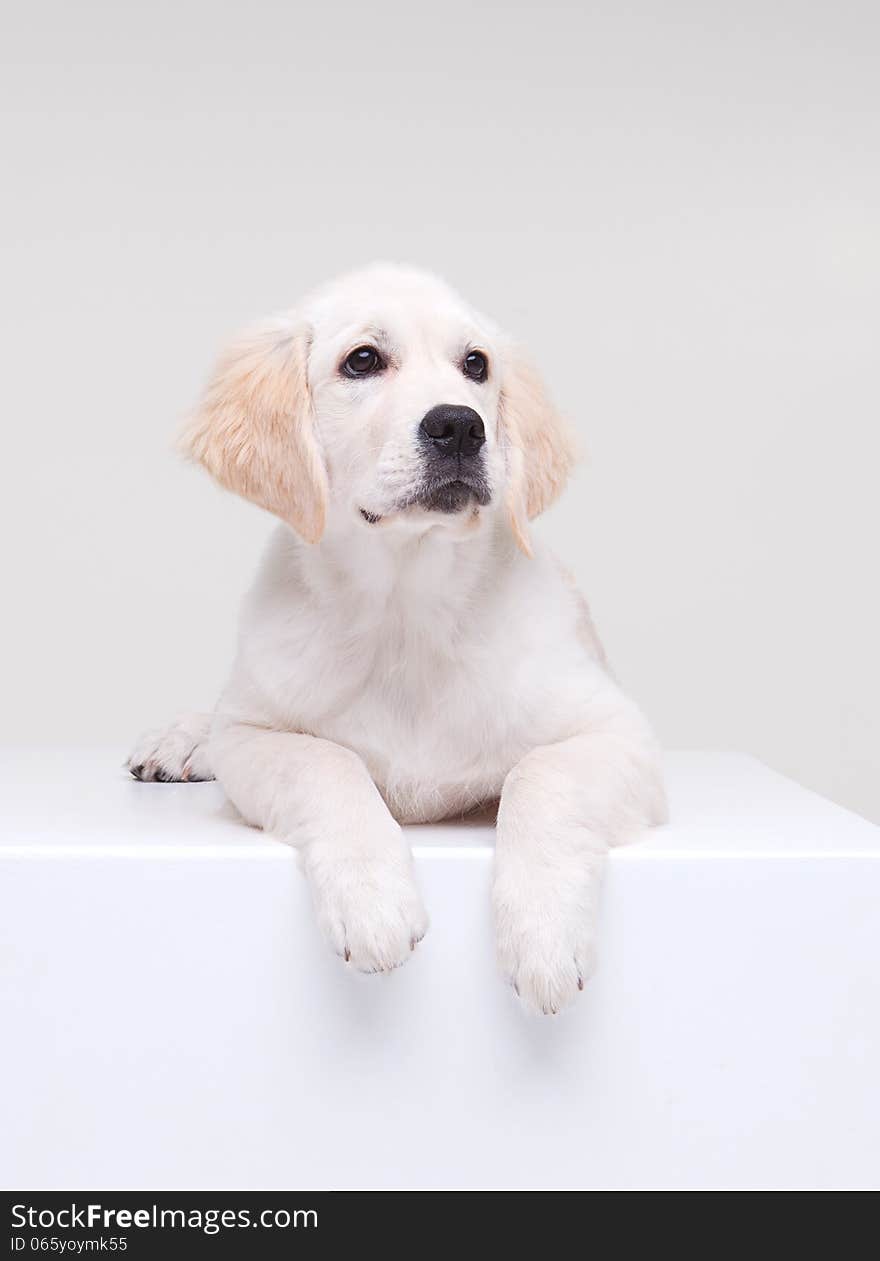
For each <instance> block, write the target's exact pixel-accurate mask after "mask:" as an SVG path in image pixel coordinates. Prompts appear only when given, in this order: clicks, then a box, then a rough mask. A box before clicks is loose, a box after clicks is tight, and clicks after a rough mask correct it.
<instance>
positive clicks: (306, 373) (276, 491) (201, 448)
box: [183, 266, 573, 552]
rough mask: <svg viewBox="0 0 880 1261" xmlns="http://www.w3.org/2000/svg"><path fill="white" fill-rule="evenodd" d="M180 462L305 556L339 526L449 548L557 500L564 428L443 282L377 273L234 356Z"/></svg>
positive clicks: (523, 532) (522, 365) (566, 447)
mask: <svg viewBox="0 0 880 1261" xmlns="http://www.w3.org/2000/svg"><path fill="white" fill-rule="evenodd" d="M183 446H184V449H185V450H186V451H187V452H188V454H189V455H191V456H192V457H193V458H194V459H196V460H198V461H200V462H201V463H202V464H204V465H205V467H206V468H207V469H208V470H209V472H211V473H212V475H213V476H214V477H215V478H216V479H217V480H218V481H219V482H220V483H221V484H222V485H224V486H226V487H227V488H229V489H231V490H234V491H236V493H238V494H240V495H242V496H244V498H246V499H250V500H252V501H253V502H255V503H257V504H259V505H260V506H261V507H263V508H266V509H268V510H269V511H270V512H272V513H274V514H275V515H276V516H279V517H281V518H282V519H283V520H285V521H287V522H288V523H289V524H290V525H292V526H293V528H294V529H295V530H296V531H297V532H298V533H299V534H300V535H301V536H302V537H303V538H304V539H306V540H307V541H308V542H311V543H313V542H317V540H318V539H319V538H320V537H321V534H322V532H323V530H324V528H325V524H326V523H331V522H332V523H333V524H334V526H339V527H341V528H352V527H356V528H360V529H367V530H376V531H378V530H381V529H396V530H401V529H403V530H409V531H423V530H425V529H428V528H441V529H445V530H449V531H450V532H453V533H455V534H458V535H464V534H466V533H468V532H469V531H473V530H475V529H479V528H480V525H481V524H482V522H483V521H485V520H486V519H487V518H488V517H489V516H490V515H491V514H492V513H493V512H494V511H496V510H498V508H499V507H500V506H502V505H503V506H504V507H505V508H506V511H507V513H508V516H509V520H510V524H511V528H512V529H513V531H514V535H515V537H516V539H517V542H518V543H519V545H520V546H521V547H522V548H523V550H524V551H526V552H528V538H527V522H528V520H529V518H531V517H534V516H536V515H537V514H538V513H539V512H541V511H543V509H544V508H545V507H547V505H548V504H549V503H551V502H552V500H553V499H555V497H556V495H557V494H558V493H559V491H560V490H561V489H562V486H563V484H564V482H565V479H566V476H567V474H568V470H569V468H570V466H571V463H572V459H573V446H572V441H571V438H570V435H569V433H568V430H567V429H566V427H565V426H564V424H563V422H562V420H561V418H560V417H559V415H558V414H557V413H556V411H555V410H554V408H553V407H552V406H551V404H550V403H549V401H548V399H547V396H546V393H545V391H544V388H543V386H542V384H541V382H540V380H539V378H538V377H537V376H536V374H535V373H534V372H533V370H532V369H531V368H530V367H529V366H528V365H527V363H526V362H525V360H524V359H523V357H522V355H521V354H520V352H519V351H518V350H517V349H516V348H515V347H514V346H513V345H512V344H511V343H510V342H509V341H508V340H507V339H506V338H505V337H503V336H502V334H501V333H500V332H499V331H498V330H497V329H496V328H495V327H494V325H492V324H491V323H490V322H489V321H487V320H485V319H484V318H483V317H481V316H479V315H478V314H477V313H476V312H474V311H472V310H471V309H469V308H468V307H467V306H465V304H464V303H463V302H462V301H461V300H460V299H459V298H458V297H457V296H456V295H455V294H454V293H452V291H451V290H450V289H448V288H447V286H445V285H444V284H442V283H441V282H440V281H438V280H437V279H435V278H434V277H432V276H427V275H425V274H423V273H421V272H416V271H413V270H411V269H408V268H402V267H389V266H381V267H379V266H377V267H372V268H368V269H366V270H364V271H362V272H358V273H355V274H354V275H351V276H347V277H344V278H343V279H341V280H337V281H335V282H333V283H332V284H330V285H328V286H327V287H326V288H324V289H322V290H320V291H318V292H317V293H316V294H314V295H313V296H312V297H311V298H310V299H308V300H307V301H306V302H305V303H304V304H303V306H302V307H301V308H300V309H299V310H298V311H297V312H294V313H292V314H290V315H288V316H285V317H283V318H279V319H277V320H274V321H271V322H269V323H267V324H265V325H264V326H262V327H261V328H259V329H257V330H256V331H255V332H254V333H252V334H251V335H249V336H247V337H244V338H242V339H241V340H240V341H239V343H238V344H236V345H235V346H233V347H232V348H231V349H230V350H229V351H228V352H227V354H226V355H225V356H224V358H223V360H222V361H221V363H220V364H219V366H218V368H217V370H216V372H215V375H214V377H213V379H212V381H211V382H210V384H209V386H208V389H207V391H206V393H205V396H204V398H203V400H202V403H201V405H200V407H199V408H198V410H197V411H196V413H195V415H194V416H193V417H192V419H191V421H190V422H189V425H188V427H187V430H186V433H185V435H184V440H183Z"/></svg>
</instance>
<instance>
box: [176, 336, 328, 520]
mask: <svg viewBox="0 0 880 1261" xmlns="http://www.w3.org/2000/svg"><path fill="white" fill-rule="evenodd" d="M306 355H307V336H306V333H305V331H304V330H300V329H297V328H295V327H294V326H293V325H289V324H286V323H284V322H283V321H281V320H273V321H271V322H269V323H266V324H264V325H262V326H261V327H260V328H257V329H255V330H254V331H253V332H251V333H249V334H247V335H245V336H244V337H242V338H241V339H240V340H239V341H238V342H236V343H235V344H234V345H233V346H231V347H230V349H229V350H228V351H227V352H226V354H225V355H224V356H223V357H222V359H221V360H220V362H219V364H218V365H217V368H216V370H215V372H214V375H213V377H212V378H211V381H210V382H209V384H208V387H207V389H206V390H205V393H204V396H203V398H202V401H201V404H200V405H199V407H198V409H197V410H196V411H195V413H194V414H193V415H192V416H191V417H190V419H189V421H188V422H187V424H186V427H185V429H184V432H183V434H182V436H181V440H180V448H181V450H182V452H183V453H184V454H185V455H186V456H188V457H189V458H190V459H192V460H196V461H197V462H198V463H199V464H202V465H204V467H205V468H206V469H207V470H208V472H209V473H210V474H211V476H212V477H214V478H215V479H216V480H217V481H218V482H219V483H220V485H221V486H225V487H226V489H227V490H232V491H234V492H235V493H236V494H237V495H241V496H242V498H244V499H249V500H250V501H251V502H252V503H255V504H258V505H259V506H260V507H261V508H265V509H266V510H267V511H268V512H271V513H274V514H275V516H276V517H280V518H281V519H282V521H286V522H287V523H288V524H289V525H291V526H293V528H294V530H296V532H297V533H298V534H299V535H301V536H302V538H304V539H305V540H306V542H307V543H317V542H318V540H319V539H320V537H321V535H322V533H323V530H324V518H325V515H326V511H327V473H326V470H325V468H324V462H323V460H322V459H321V453H320V450H319V449H318V444H317V441H316V439H315V434H314V424H313V416H312V405H311V398H310V395H309V389H308V380H307V373H306Z"/></svg>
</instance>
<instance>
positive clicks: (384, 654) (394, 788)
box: [130, 267, 665, 1012]
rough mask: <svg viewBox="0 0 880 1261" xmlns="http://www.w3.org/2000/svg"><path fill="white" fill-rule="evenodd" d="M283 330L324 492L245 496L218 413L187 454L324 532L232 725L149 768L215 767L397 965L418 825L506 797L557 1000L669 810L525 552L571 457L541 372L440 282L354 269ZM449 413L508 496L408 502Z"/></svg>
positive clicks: (594, 658)
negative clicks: (452, 410)
mask: <svg viewBox="0 0 880 1261" xmlns="http://www.w3.org/2000/svg"><path fill="white" fill-rule="evenodd" d="M279 328H281V329H287V330H289V331H288V334H287V336H288V337H290V336H293V334H294V331H295V330H298V331H299V333H302V330H305V332H304V333H302V336H303V337H304V343H303V344H304V345H305V346H307V350H306V351H304V353H306V354H307V364H306V365H305V371H304V374H303V375H304V381H305V382H306V385H304V387H303V388H304V389H305V388H307V391H308V396H309V397H308V400H307V413H308V414H307V415H306V414H305V412H304V413H303V416H302V417H301V418H300V420H299V421H298V422H297V423H298V424H299V425H300V426H301V427H300V428H298V429H297V434H296V441H297V443H300V444H302V443H311V442H314V444H315V450H316V452H317V455H316V456H313V455H312V454H309V456H308V458H309V460H313V459H317V460H318V461H319V463H320V467H317V465H316V468H315V471H313V473H311V474H310V478H311V480H310V482H309V485H308V487H307V488H306V489H305V490H303V491H299V490H296V488H295V487H294V490H293V491H289V490H288V489H287V484H286V483H285V484H284V486H282V487H280V488H279V486H273V488H272V490H271V493H269V492H268V491H267V490H265V489H264V482H265V476H264V478H263V481H262V482H261V481H260V478H259V477H258V476H257V475H256V474H253V475H252V468H250V467H249V470H248V479H249V480H248V481H247V484H246V486H245V487H242V486H240V485H239V484H238V483H237V482H236V480H235V478H236V476H237V474H236V471H235V468H233V469H232V471H230V470H229V468H228V467H226V466H224V469H223V471H220V472H218V467H217V465H218V462H219V463H220V464H222V463H223V461H227V462H228V458H229V457H228V455H226V454H224V455H222V456H219V457H217V456H214V455H211V456H210V458H209V457H208V456H206V455H205V454H204V451H205V444H206V443H207V442H210V440H211V425H212V424H213V423H214V421H213V419H212V415H210V414H209V415H208V416H207V418H205V417H204V416H201V415H200V416H198V417H197V420H196V424H197V426H199V437H198V442H197V443H194V444H193V449H195V450H196V453H197V455H198V458H201V459H203V460H204V462H205V463H206V464H208V466H209V467H210V468H211V469H212V471H213V472H214V473H215V475H217V476H218V477H220V479H221V480H222V481H224V484H227V485H232V486H233V488H235V489H238V490H240V492H241V493H246V494H248V495H249V497H251V498H254V499H256V500H257V501H258V502H269V503H270V506H271V507H272V509H273V510H274V511H276V513H277V514H278V515H279V516H284V518H285V520H288V521H291V522H293V524H294V525H295V526H296V527H297V528H298V529H300V532H301V533H302V534H304V535H305V536H306V537H310V538H317V540H318V541H315V542H305V541H303V538H301V537H299V535H298V534H297V533H296V532H295V530H294V529H291V528H290V525H288V524H284V525H281V526H280V527H279V528H278V530H277V531H276V533H275V535H274V537H273V538H272V540H271V543H270V545H269V548H268V551H267V554H266V556H265V558H264V561H263V563H262V566H261V568H260V571H259V574H258V576H257V579H256V582H255V584H254V586H253V588H252V589H251V591H250V593H249V595H248V597H247V599H246V601H245V604H244V609H243V614H242V620H241V635H240V642H239V650H238V655H237V657H236V660H235V663H234V666H233V669H232V673H231V677H230V679H229V682H228V685H227V687H226V689H225V691H224V692H223V695H222V697H221V699H220V702H219V704H218V707H217V712H216V714H215V715H214V717H213V720H202V719H199V718H198V717H195V718H194V717H193V716H189V717H187V718H186V719H184V720H182V721H180V722H178V724H175V725H174V726H173V727H172V728H171V729H170V730H169V732H168V733H167V734H166V735H165V736H161V735H160V736H155V735H154V736H151V737H149V738H146V739H145V740H144V741H142V742H141V744H139V746H138V748H137V749H136V751H135V753H134V754H133V755H132V759H131V763H130V764H131V766H132V767H133V768H135V767H136V768H138V772H139V774H140V777H142V778H154V777H164V778H175V779H179V778H187V777H189V778H196V777H204V774H207V773H208V772H207V769H206V768H207V765H208V764H210V767H211V768H213V771H214V773H215V774H216V776H217V778H218V779H219V781H220V782H221V784H222V785H223V787H224V789H225V791H226V793H227V795H228V796H229V798H230V799H231V800H232V802H233V803H234V804H235V805H236V807H237V808H238V810H239V811H240V812H241V814H242V815H243V816H244V818H245V819H246V820H247V821H248V822H249V823H251V824H253V825H255V826H258V827H262V828H265V829H267V830H269V831H271V832H273V833H274V834H275V835H277V836H278V837H279V838H280V839H282V840H284V841H287V842H288V843H289V844H291V845H294V846H296V847H297V848H298V849H299V851H300V853H301V855H302V862H303V867H304V870H305V872H306V874H307V876H308V878H309V881H310V884H311V888H312V893H313V897H314V901H315V905H316V909H317V913H318V918H319V921H320V923H321V925H322V927H323V929H324V931H325V933H326V935H327V936H328V938H329V940H330V942H331V944H332V945H333V947H334V948H335V949H336V950H337V952H338V953H339V954H340V955H342V956H343V957H344V958H346V959H347V960H349V961H350V962H351V963H352V964H353V965H355V966H356V967H358V968H361V969H363V970H365V971H375V970H385V969H388V968H392V967H395V966H397V965H399V964H400V963H403V962H404V961H405V960H406V959H407V958H408V957H409V954H410V953H411V951H412V949H413V948H414V947H415V945H416V943H417V942H418V940H419V939H420V938H421V937H422V935H423V934H424V932H425V930H426V927H427V917H426V915H425V911H424V908H423V906H422V901H421V897H420V895H419V892H418V888H417V886H416V882H415V878H414V874H413V868H412V861H411V858H410V855H409V851H408V849H407V847H406V845H405V843H404V840H403V837H402V833H401V828H400V824H401V823H408V822H418V821H428V820H438V819H445V818H450V817H454V816H457V815H460V814H462V813H464V812H466V811H469V810H471V809H473V808H474V807H477V806H480V805H483V804H485V803H489V802H494V801H496V800H497V799H499V798H500V807H499V811H498V827H497V853H496V872H495V879H494V893H493V897H494V910H495V922H496V930H497V942H498V956H499V960H500V964H501V967H502V970H503V972H504V974H505V976H506V977H507V978H508V980H509V981H510V982H511V983H512V984H513V985H514V986H515V988H516V990H517V992H518V993H519V995H520V997H521V998H522V999H523V1001H524V1002H526V1003H527V1004H528V1005H529V1006H530V1007H531V1008H534V1009H536V1010H538V1011H543V1012H556V1011H558V1010H559V1009H560V1008H561V1007H563V1006H564V1005H565V1004H566V1003H568V1002H570V1001H571V1000H572V999H573V998H574V997H575V996H576V995H577V992H578V989H579V988H582V987H583V982H584V980H585V978H586V977H587V975H588V974H589V971H590V969H591V968H592V964H593V954H594V946H595V941H594V939H595V917H596V899H597V894H598V888H599V884H600V880H601V873H602V868H603V863H604V855H605V853H606V850H607V847H608V845H609V844H614V843H617V842H620V841H623V840H626V839H628V838H629V837H630V836H632V835H633V834H635V833H636V832H638V830H639V829H641V828H643V827H645V826H647V825H650V824H654V823H657V822H660V821H662V820H663V819H664V818H665V802H664V792H663V785H662V778H661V772H660V758H659V752H658V749H657V745H656V743H655V740H654V738H653V736H652V734H651V732H650V730H649V728H648V725H647V723H646V722H645V720H644V718H643V717H642V716H641V714H640V713H639V711H638V710H637V709H636V707H635V706H634V705H633V704H632V703H631V702H630V701H629V700H628V699H627V698H626V697H625V696H624V695H623V694H622V693H621V691H620V689H619V688H618V686H617V684H616V683H615V682H614V681H613V679H612V678H611V676H610V675H609V673H608V671H607V669H606V667H605V663H604V657H603V655H602V650H601V647H600V646H599V644H598V641H597V640H596V638H595V635H594V633H593V630H592V626H591V624H590V621H589V616H588V614H587V612H586V607H585V605H584V604H583V601H582V599H581V598H580V597H579V596H578V594H577V592H576V591H575V589H574V588H573V586H572V584H571V583H570V581H569V580H568V579H567V578H566V577H565V575H564V573H563V572H562V570H561V569H560V568H559V566H558V565H557V563H556V562H555V560H554V559H553V557H552V556H551V555H550V554H549V553H548V552H547V551H546V550H545V549H544V548H543V547H541V546H540V545H536V546H535V547H534V549H533V552H534V554H533V555H531V556H529V555H527V554H526V551H527V550H528V549H529V544H528V542H527V540H526V539H525V537H524V531H525V523H526V521H527V518H528V516H529V515H534V513H535V512H537V511H539V510H540V507H541V506H542V505H543V503H544V502H546V500H547V499H548V498H550V497H552V494H553V493H555V490H556V489H558V485H557V483H559V482H560V481H561V477H562V473H560V470H561V469H562V470H563V471H564V469H563V465H564V461H562V456H561V455H560V453H561V452H563V451H564V450H565V445H564V443H565V439H564V434H563V431H562V429H561V428H559V429H558V430H556V429H554V428H553V427H554V426H556V425H557V424H560V425H561V422H559V421H558V417H555V415H554V414H552V413H551V412H550V411H549V410H548V411H547V413H546V416H545V415H543V414H542V415H541V416H538V415H537V414H536V413H535V409H536V408H537V407H538V403H537V402H536V401H535V400H536V399H537V398H538V397H539V395H538V394H536V393H535V389H536V386H535V381H536V379H535V378H530V386H529V391H530V392H527V393H523V391H522V389H520V387H519V386H518V385H517V380H518V374H519V372H520V367H521V364H520V360H519V352H518V351H517V350H516V348H515V347H513V346H512V345H511V343H509V342H508V341H507V339H506V338H504V337H503V336H502V335H501V334H500V333H499V332H498V330H497V329H495V327H494V326H493V325H491V324H490V323H489V322H488V321H486V320H484V319H483V318H482V317H480V316H479V315H477V314H476V313H474V312H473V311H471V310H469V309H468V308H467V307H466V306H464V304H463V303H462V302H461V301H460V299H458V298H457V297H456V296H455V295H454V294H452V293H451V291H450V290H449V289H448V288H447V287H446V286H445V285H442V284H441V283H440V282H439V281H437V280H436V279H434V278H432V277H428V276H424V275H423V274H421V273H418V272H413V271H410V270H407V269H402V268H394V267H382V268H371V269H368V270H366V271H365V272H361V273H358V274H356V275H355V276H353V277H347V278H345V279H343V280H341V281H337V282H335V283H334V284H332V285H331V286H328V287H327V288H326V289H325V290H323V291H321V292H320V293H319V294H317V295H316V296H315V297H313V298H312V299H311V300H309V301H307V302H306V303H305V304H303V306H302V307H301V308H300V309H299V310H298V311H297V312H296V313H295V314H294V315H292V316H290V317H285V318H284V320H282V321H281V322H280V323H279ZM298 335H299V334H298ZM279 336H280V334H279ZM363 342H371V343H373V342H376V343H377V344H379V345H380V347H381V348H382V349H383V350H384V351H385V352H386V353H387V356H388V363H389V366H388V369H387V370H386V371H385V372H384V373H382V374H381V375H380V376H378V377H375V378H372V379H369V380H365V381H355V382H353V381H350V380H347V379H345V378H344V377H342V376H340V373H339V370H338V369H339V364H340V362H341V360H342V359H343V358H344V356H345V354H346V353H348V351H350V350H351V349H353V348H354V347H355V346H357V345H360V344H361V343H363ZM278 344H279V345H281V343H280V341H279V343H278ZM286 344H287V343H286V342H285V343H284V345H285V346H286ZM474 346H476V347H479V348H480V349H481V350H483V351H485V352H486V353H487V354H488V357H489V361H490V368H491V371H490V378H489V380H488V381H487V382H486V383H485V384H479V383H476V382H473V381H470V380H468V379H466V378H465V377H464V376H463V375H462V372H461V368H460V362H461V357H462V354H463V353H464V352H465V351H466V350H467V349H468V348H469V347H474ZM249 353H253V352H252V349H251V351H249ZM226 371H228V367H227V369H226ZM223 379H224V380H225V379H226V378H223ZM212 388H214V391H215V395H216V392H217V389H218V387H217V386H216V383H215V386H214V387H212ZM248 388H249V389H250V386H249V387H248ZM223 389H225V387H222V389H221V392H222V390H223ZM249 397H250V395H249ZM541 397H542V396H541ZM300 402H301V403H302V405H303V406H304V407H306V401H304V400H300ZM441 402H442V403H460V404H465V405H467V406H471V407H474V408H475V409H476V410H477V411H479V413H480V415H481V416H482V417H483V419H484V422H485V427H486V448H485V451H486V470H487V476H488V480H489V483H490V486H491V491H492V499H491V502H490V503H489V504H488V505H487V506H485V507H482V508H479V509H473V508H468V509H466V510H464V511H462V512H460V513H457V514H452V515H444V514H440V513H435V512H428V511H425V510H424V509H422V508H408V509H405V510H403V511H399V510H398V508H397V505H398V504H399V503H400V502H401V500H403V499H405V498H406V496H407V494H408V492H409V491H410V490H411V489H412V487H413V485H414V484H415V482H416V481H417V480H418V477H419V475H420V469H421V464H420V461H421V458H422V456H421V449H420V445H419V443H418V440H417V437H416V430H417V426H418V423H419V420H420V419H421V417H422V415H423V414H424V413H425V412H426V411H427V410H428V409H429V408H431V407H433V406H434V405H435V404H437V403H441ZM248 406H250V403H249V404H248ZM542 406H543V403H542ZM514 413H516V416H517V420H516V428H515V429H512V428H511V423H512V422H511V420H510V417H511V415H513V414H514ZM530 417H531V418H532V420H533V421H534V424H533V425H532V430H531V431H530V429H529V426H530V423H531V421H530ZM226 423H227V422H226V417H225V414H224V424H226ZM248 423H249V422H248ZM206 434H207V435H208V436H207V437H205V435H206ZM237 441H239V443H240V438H237ZM198 444H201V445H200V446H199V445H198ZM299 449H300V448H299V447H298V448H297V450H299ZM309 451H311V448H309ZM236 458H238V457H236ZM245 458H250V455H249V453H248V452H245V455H244V456H242V457H241V459H245ZM277 458H278V457H277V456H273V457H272V459H264V460H263V464H264V465H266V466H268V465H271V464H272V461H273V459H274V460H277ZM554 458H556V459H557V466H556V467H555V468H551V464H552V461H553V459H554ZM560 461H562V462H560ZM239 466H240V460H239V465H237V466H236V468H237V467H239ZM286 471H287V470H286ZM255 478H256V481H255V480H254V479H255ZM517 478H521V479H526V480H525V481H523V487H524V488H525V489H522V494H520V488H519V486H518V482H517ZM528 479H531V480H530V482H529V484H528V487H527V488H526V481H528ZM255 485H256V486H257V489H256V490H255V489H254V486H255ZM282 494H283V495H288V496H292V498H291V499H290V506H289V508H288V509H283V508H279V506H278V505H279V496H280V495H282ZM518 496H519V497H518ZM284 502H285V503H287V500H285V501H284ZM303 503H305V504H307V505H308V521H307V522H305V523H304V524H303V518H302V512H303V510H302V508H301V504H303ZM362 509H363V510H366V511H368V512H369V513H371V514H373V515H374V516H378V517H381V520H380V521H379V522H378V523H377V524H370V523H368V522H367V521H366V520H365V519H364V517H363V515H362V512H361V510H362ZM297 514H299V515H297ZM322 517H323V520H322V519H321V518H322ZM316 522H317V524H316ZM151 767H152V768H157V769H158V771H161V776H160V775H158V774H157V775H153V774H151V772H150V768H151Z"/></svg>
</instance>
